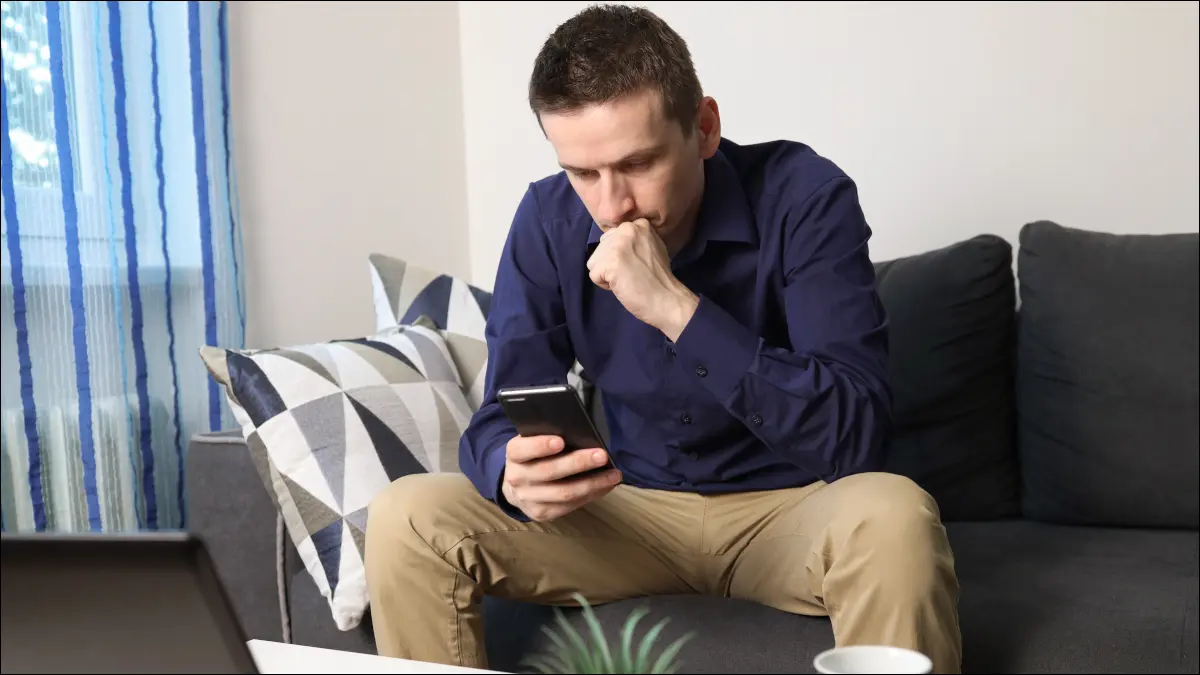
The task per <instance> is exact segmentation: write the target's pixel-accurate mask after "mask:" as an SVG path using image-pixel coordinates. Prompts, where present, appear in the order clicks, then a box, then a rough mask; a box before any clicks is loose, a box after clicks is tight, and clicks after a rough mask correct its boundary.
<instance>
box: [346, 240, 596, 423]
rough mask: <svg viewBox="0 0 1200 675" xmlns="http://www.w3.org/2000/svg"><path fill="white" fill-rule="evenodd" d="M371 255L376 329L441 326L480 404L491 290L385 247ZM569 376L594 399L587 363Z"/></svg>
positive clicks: (588, 399)
mask: <svg viewBox="0 0 1200 675" xmlns="http://www.w3.org/2000/svg"><path fill="white" fill-rule="evenodd" d="M368 261H369V265H370V268H371V289H372V294H373V296H374V299H375V329H376V330H377V331H379V332H381V333H383V332H386V331H387V330H388V329H390V328H393V327H395V326H408V325H414V324H417V323H418V322H422V325H426V326H430V327H434V328H436V329H437V330H439V331H441V332H442V334H443V336H445V338H446V341H447V342H448V343H449V344H450V348H451V353H452V354H453V355H454V356H455V365H456V366H457V367H458V372H459V374H460V375H461V376H462V378H463V380H464V381H465V386H466V388H467V390H468V392H469V394H468V399H469V400H470V401H471V404H472V406H473V407H472V410H476V409H478V408H479V406H480V405H481V404H482V400H483V389H484V384H485V376H486V375H487V336H486V333H485V329H486V327H487V317H488V312H489V310H490V309H491V306H492V294H491V293H489V292H487V291H485V290H483V289H481V288H477V287H475V286H472V285H470V284H468V283H466V282H465V281H463V280H461V279H457V278H455V277H452V276H450V275H447V274H438V273H437V272H432V271H430V270H427V269H424V268H421V267H419V266H417V265H413V264H410V263H408V262H406V261H404V260H401V259H399V258H394V257H392V256H388V255H384V254H382V253H373V254H371V255H370V256H368ZM566 381H567V383H568V384H570V385H571V386H572V387H574V388H575V389H576V391H578V392H579V395H580V397H581V398H582V399H583V401H584V403H585V404H590V402H591V392H592V385H591V383H590V382H588V381H587V379H586V378H585V377H584V374H583V366H581V365H580V364H579V363H578V362H576V363H575V364H574V365H573V367H572V368H571V369H570V371H568V372H567V373H566Z"/></svg>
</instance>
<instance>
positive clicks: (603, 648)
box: [575, 593, 615, 673]
mask: <svg viewBox="0 0 1200 675" xmlns="http://www.w3.org/2000/svg"><path fill="white" fill-rule="evenodd" d="M575 601H576V602H578V603H579V605H580V606H581V607H583V618H584V620H585V621H586V622H587V625H588V628H589V629H590V630H591V632H592V640H593V643H592V647H593V652H592V654H593V657H594V658H595V659H596V660H597V661H598V662H599V663H597V664H596V665H597V667H598V668H599V670H597V671H596V672H600V673H612V672H615V669H614V667H613V658H612V652H610V651H609V649H608V639H607V638H605V637H604V628H603V627H601V626H600V619H598V618H596V612H595V611H593V610H592V606H591V605H590V604H589V603H588V601H587V600H586V599H584V597H583V596H581V595H579V594H578V593H577V594H575Z"/></svg>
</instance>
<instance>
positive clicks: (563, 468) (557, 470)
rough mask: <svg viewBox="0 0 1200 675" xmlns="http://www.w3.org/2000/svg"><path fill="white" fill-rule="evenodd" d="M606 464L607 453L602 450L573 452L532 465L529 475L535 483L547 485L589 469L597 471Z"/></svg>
mask: <svg viewBox="0 0 1200 675" xmlns="http://www.w3.org/2000/svg"><path fill="white" fill-rule="evenodd" d="M607 463H608V453H606V452H604V451H603V450H600V449H593V450H575V451H573V452H569V453H565V454H562V455H560V456H557V457H548V458H546V459H544V460H542V461H541V462H538V463H537V464H535V465H532V471H531V473H532V474H533V476H534V480H535V481H537V482H539V483H549V482H552V481H557V480H562V479H564V478H570V477H571V476H574V475H575V474H579V473H583V472H584V471H589V470H591V469H599V468H600V467H602V466H604V465H605V464H607Z"/></svg>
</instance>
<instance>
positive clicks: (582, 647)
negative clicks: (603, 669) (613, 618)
mask: <svg viewBox="0 0 1200 675" xmlns="http://www.w3.org/2000/svg"><path fill="white" fill-rule="evenodd" d="M555 614H557V615H558V616H557V617H556V619H557V622H558V626H559V628H560V629H561V630H562V632H563V633H564V634H565V635H566V638H567V640H569V641H570V643H571V646H572V647H573V650H572V652H573V653H574V654H575V655H576V659H577V662H576V664H575V665H576V667H577V668H578V670H576V671H575V672H579V673H595V672H598V670H597V667H596V664H595V663H593V661H594V659H593V658H592V653H591V651H590V650H589V649H588V647H587V643H586V642H585V641H584V639H583V636H582V635H580V634H579V631H577V630H575V627H574V626H572V625H571V623H570V622H569V621H567V617H566V615H565V614H563V613H562V611H556V612H555Z"/></svg>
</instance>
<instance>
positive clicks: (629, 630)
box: [621, 607, 650, 672]
mask: <svg viewBox="0 0 1200 675" xmlns="http://www.w3.org/2000/svg"><path fill="white" fill-rule="evenodd" d="M649 613H650V610H648V609H646V608H645V607H638V608H637V609H635V610H633V613H632V614H630V615H629V618H628V619H626V620H625V627H624V628H622V629H621V666H622V668H623V669H624V670H625V671H628V672H636V670H635V669H634V667H633V666H634V661H633V634H634V632H635V631H636V630H637V625H638V623H639V622H640V621H641V620H642V619H643V618H644V617H645V616H646V615H647V614H649Z"/></svg>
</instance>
